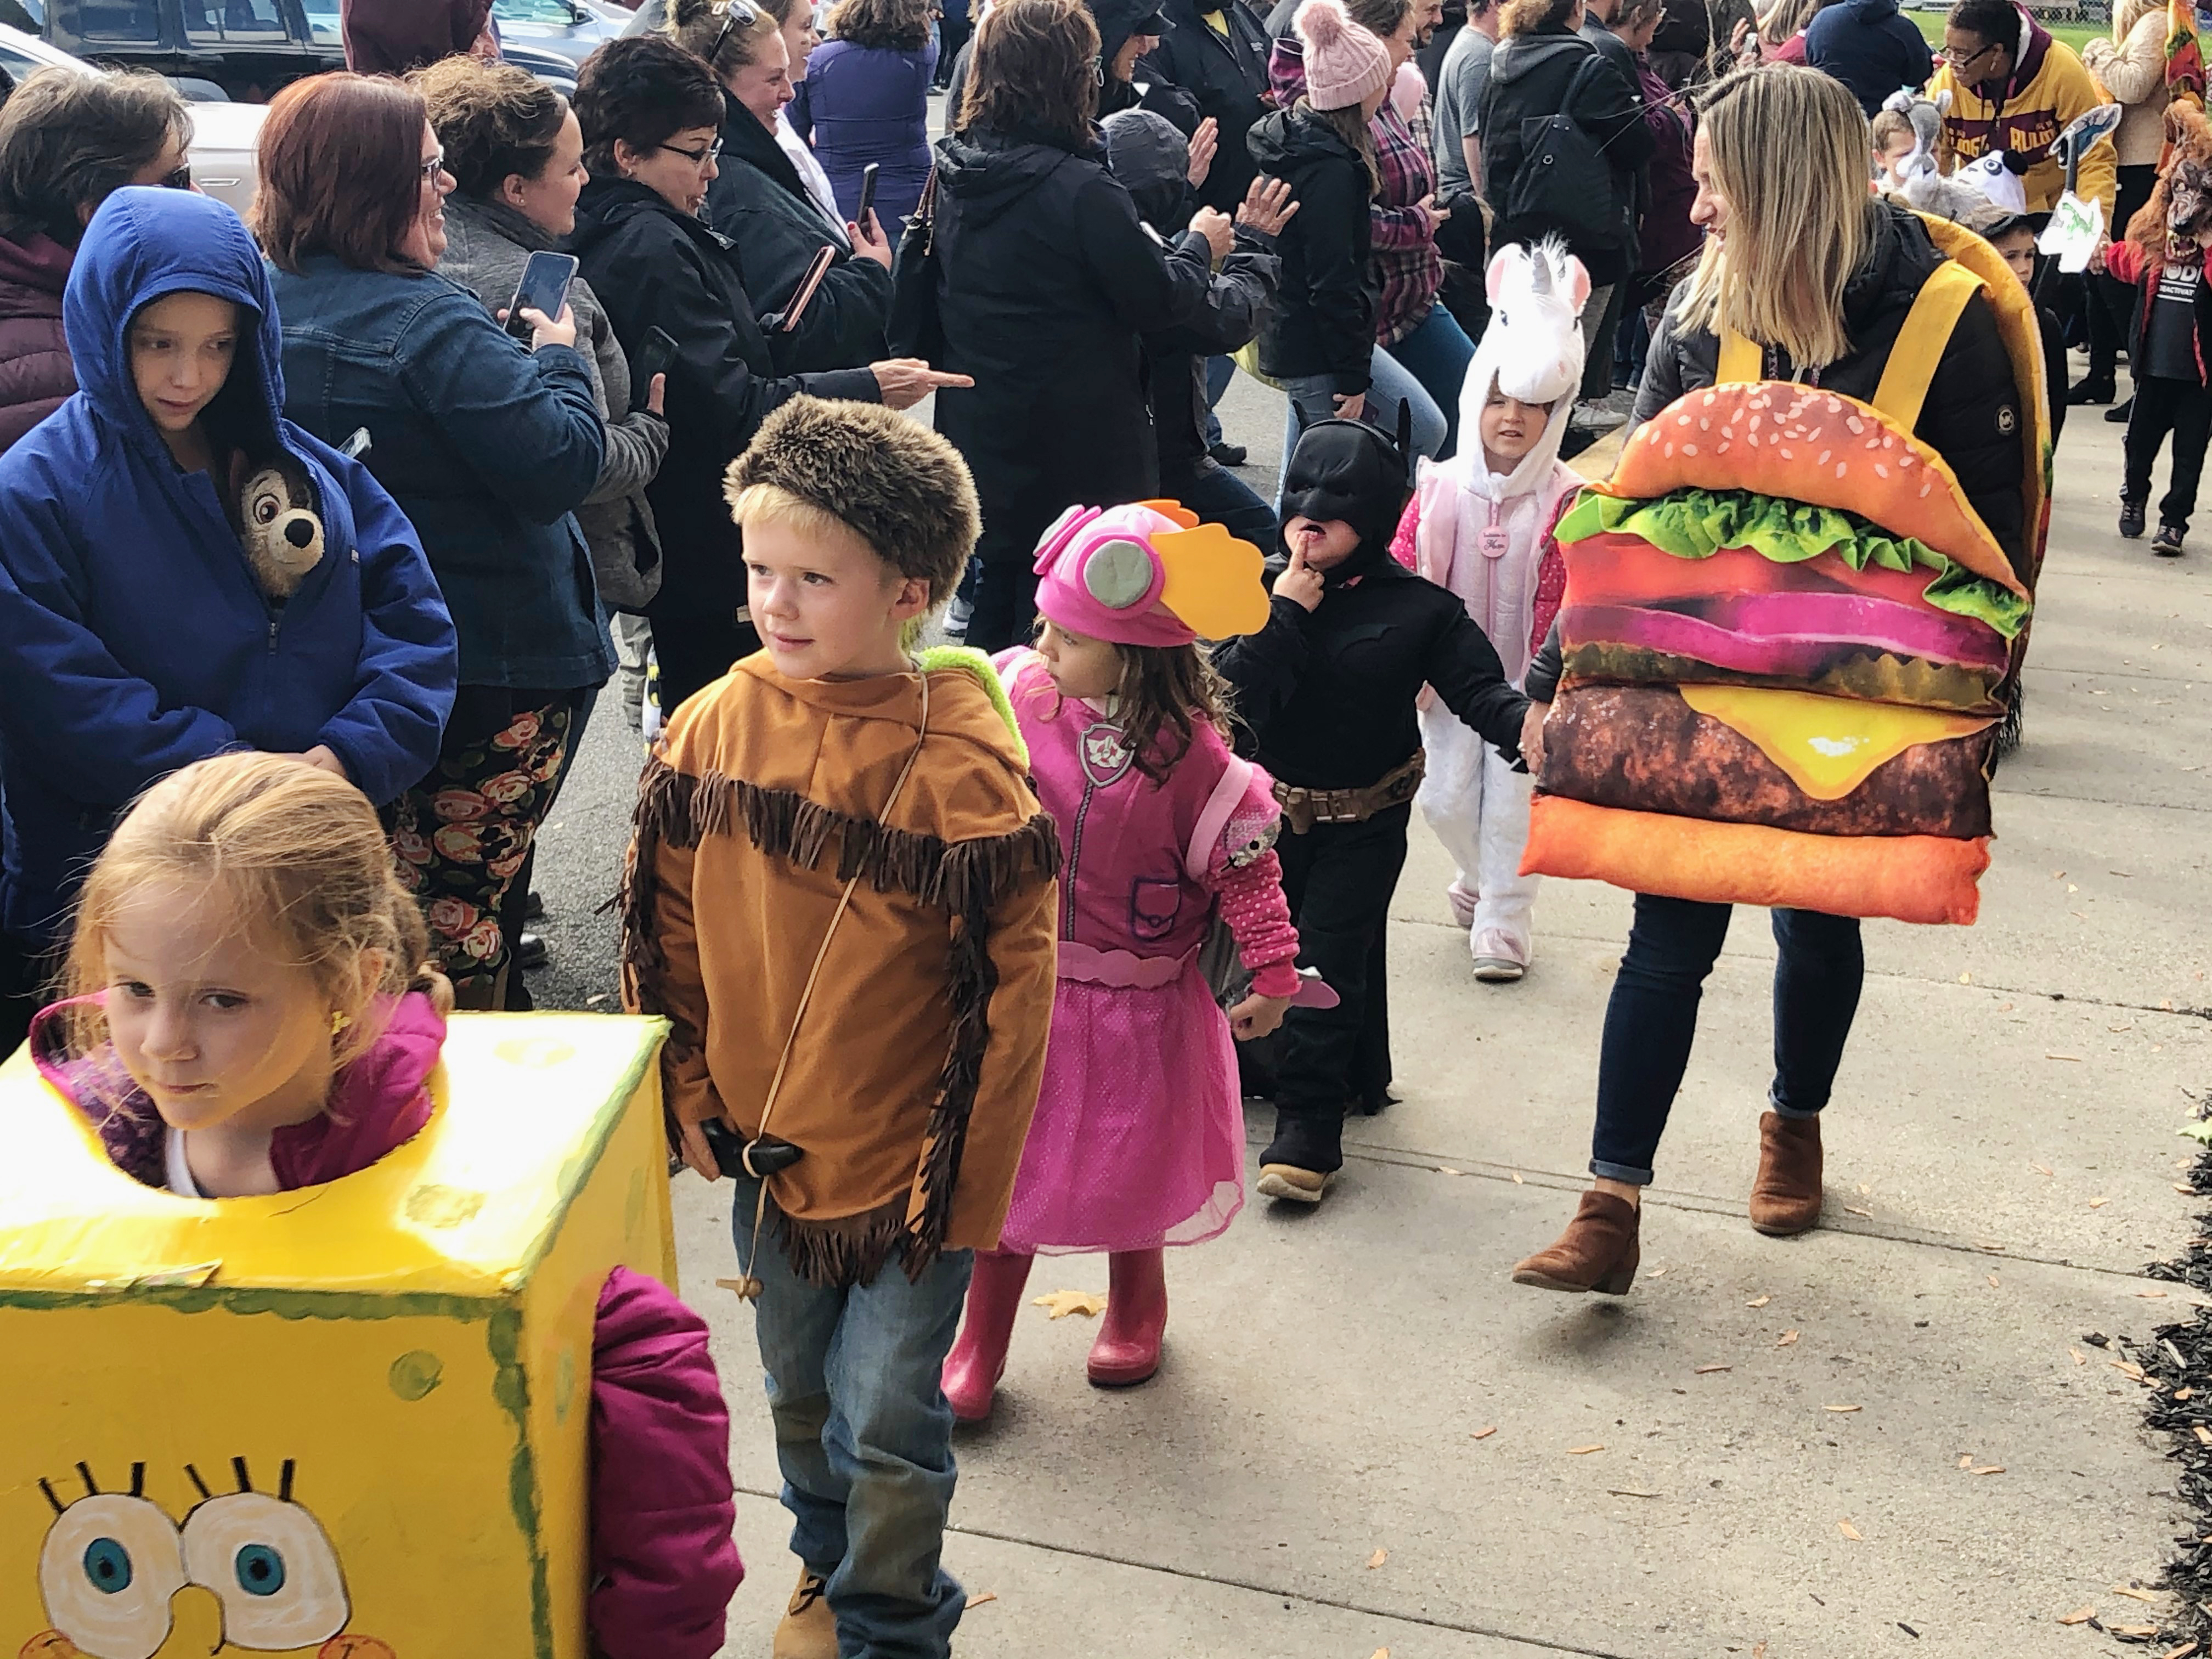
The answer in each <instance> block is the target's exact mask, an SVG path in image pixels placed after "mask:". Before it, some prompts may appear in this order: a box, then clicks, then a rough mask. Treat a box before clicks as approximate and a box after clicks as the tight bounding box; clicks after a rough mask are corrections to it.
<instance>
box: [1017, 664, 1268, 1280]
mask: <svg viewBox="0 0 2212 1659" xmlns="http://www.w3.org/2000/svg"><path fill="white" fill-rule="evenodd" d="M999 671H1000V678H1001V679H1003V680H1004V681H1005V683H1006V689H1007V693H1008V695H1009V696H1011V697H1012V702H1013V706H1014V718H1015V720H1016V722H1017V723H1018V725H1019V726H1020V727H1021V732H1022V737H1023V738H1024V740H1025V741H1026V742H1027V743H1028V744H1029V749H1030V769H1031V771H1032V772H1033V774H1034V775H1035V776H1036V789H1037V794H1038V797H1039V798H1040V799H1042V801H1043V803H1044V805H1045V808H1046V810H1047V811H1049V812H1051V813H1052V815H1053V817H1054V818H1055V819H1057V820H1058V821H1059V824H1060V844H1061V846H1062V848H1064V849H1065V851H1066V867H1065V868H1064V869H1063V870H1062V871H1061V872H1060V985H1059V988H1058V991H1057V992H1056V994H1054V1001H1053V1009H1052V1037H1051V1041H1050V1042H1049V1043H1048V1045H1047V1048H1046V1051H1045V1067H1044V1083H1043V1085H1042V1091H1040V1093H1039V1095H1038V1097H1037V1108H1036V1116H1035V1118H1034V1119H1032V1120H1031V1121H1030V1135H1029V1140H1028V1142H1027V1143H1026V1144H1025V1146H1024V1147H1023V1150H1022V1164H1021V1170H1020V1173H1019V1174H1018V1175H1017V1176H1016V1177H1015V1179H1014V1195H1013V1201H1012V1206H1011V1207H1010V1209H1009V1210H1008V1212H1007V1214H1006V1230H1005V1232H1004V1234H1003V1235H1002V1236H1001V1237H1000V1244H999V1248H1000V1249H1002V1250H1010V1251H1017V1252H1021V1253H1024V1254H1031V1253H1037V1252H1042V1253H1045V1254H1048V1255H1051V1254H1058V1253H1063V1252H1074V1251H1087V1250H1144V1249H1154V1248H1156V1247H1158V1246H1159V1245H1162V1244H1196V1243H1202V1242H1203V1241H1205V1240H1206V1239H1209V1238H1212V1237H1214V1236H1215V1235H1216V1234H1218V1233H1219V1232H1220V1231H1222V1230H1223V1229H1224V1228H1225V1227H1227V1226H1228V1225H1229V1223H1230V1221H1231V1219H1232V1218H1234V1217H1235V1216H1236V1214H1237V1211H1238V1210H1239V1209H1241V1208H1243V1203H1244V1115H1243V1101H1242V1098H1241V1097H1240V1094H1239V1091H1238V1088H1237V1057H1236V1054H1235V1051H1234V1049H1233V1048H1232V1046H1231V1039H1230V1036H1229V1023H1228V1021H1227V1020H1226V1019H1225V1018H1223V1016H1222V1013H1221V1011H1220V1009H1219V1008H1218V1007H1217V1006H1215V1005H1214V1001H1213V997H1212V993H1211V992H1210V991H1208V989H1207V988H1206V980H1205V977H1204V975H1201V974H1200V972H1199V969H1198V952H1199V947H1200V945H1202V944H1203V943H1204V942H1205V939H1206V931H1207V928H1208V927H1209V926H1210V925H1211V923H1212V920H1213V916H1214V913H1215V909H1216V907H1217V904H1218V907H1219V909H1220V913H1221V915H1222V916H1223V918H1224V919H1225V921H1227V922H1228V923H1229V926H1230V928H1231V932H1232V933H1235V935H1236V938H1237V947H1238V950H1239V952H1240V954H1241V955H1242V956H1243V959H1244V962H1245V964H1246V965H1247V966H1248V967H1249V968H1251V969H1253V971H1254V975H1255V979H1254V986H1255V989H1258V990H1261V991H1264V992H1265V993H1266V994H1269V995H1279V996H1286V995H1288V994H1290V993H1291V991H1292V990H1294V989H1296V988H1297V970H1296V969H1295V967H1294V966H1293V965H1292V964H1293V963H1294V962H1295V961H1296V959H1297V950H1298V943H1297V931H1296V930H1295V929H1294V928H1293V927H1291V919H1290V910H1289V907H1288V906H1287V905H1285V902H1284V901H1283V893H1282V866H1281V865H1280V863H1279V861H1278V860H1277V859H1276V857H1275V853H1274V850H1273V849H1274V837H1275V829H1276V824H1277V822H1278V818H1279V811H1278V809H1277V807H1276V805H1275V798H1274V793H1273V786H1272V785H1271V783H1270V781H1269V780H1268V778H1267V774H1265V773H1264V772H1261V770H1260V769H1258V768H1257V767H1255V766H1253V765H1252V764H1250V763H1249V762H1246V761H1241V760H1238V759H1237V757H1235V756H1234V755H1232V754H1231V752H1230V750H1229V747H1228V745H1227V744H1225V743H1224V742H1222V740H1221V738H1220V737H1219V736H1218V734H1217V733H1216V732H1213V731H1212V729H1211V728H1201V729H1200V731H1199V732H1197V733H1196V735H1195V740H1194V743H1193V744H1192V746H1191V749H1190V750H1189V751H1188V753H1187V754H1186V755H1185V756H1184V757H1183V758H1182V761H1181V762H1179V763H1177V764H1176V767H1175V769H1174V770H1173V771H1171V772H1170V774H1169V775H1168V779H1167V781H1166V782H1165V783H1164V784H1155V783H1154V782H1153V781H1152V780H1151V779H1149V778H1147V777H1146V776H1145V775H1144V774H1143V773H1141V772H1140V771H1139V770H1138V769H1137V768H1136V767H1135V766H1134V765H1133V763H1132V759H1133V757H1131V755H1130V753H1129V750H1128V749H1127V746H1126V745H1125V744H1123V743H1122V741H1121V727H1120V726H1117V725H1115V723H1114V722H1113V721H1111V720H1108V719H1107V718H1106V717H1105V716H1104V715H1103V714H1102V713H1101V712H1100V711H1099V710H1098V709H1097V708H1094V707H1092V706H1091V704H1090V703H1087V702H1081V701H1079V700H1077V699H1075V698H1072V697H1071V698H1062V697H1061V696H1060V693H1059V691H1058V690H1056V689H1055V688H1054V685H1053V683H1052V679H1051V677H1050V676H1049V675H1048V674H1047V673H1046V671H1045V668H1044V664H1043V661H1042V659H1040V658H1039V657H1038V656H1037V655H1036V653H1034V652H1032V651H1028V650H1020V651H1015V652H1011V653H1006V655H1005V656H1003V657H1001V658H1000V670H999Z"/></svg>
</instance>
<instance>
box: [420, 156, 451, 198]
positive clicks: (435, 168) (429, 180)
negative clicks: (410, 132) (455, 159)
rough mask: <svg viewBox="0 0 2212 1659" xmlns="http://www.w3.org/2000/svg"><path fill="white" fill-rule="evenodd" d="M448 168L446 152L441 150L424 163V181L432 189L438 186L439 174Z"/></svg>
mask: <svg viewBox="0 0 2212 1659" xmlns="http://www.w3.org/2000/svg"><path fill="white" fill-rule="evenodd" d="M445 170H446V152H445V151H443V150H442V149H441V150H440V151H439V152H438V153H437V154H436V155H433V156H432V157H431V158H430V159H429V160H428V161H425V162H423V163H422V183H423V185H425V186H426V187H427V188H428V189H431V190H435V189H436V188H437V187H438V175H439V174H440V173H443V172H444V171H445Z"/></svg>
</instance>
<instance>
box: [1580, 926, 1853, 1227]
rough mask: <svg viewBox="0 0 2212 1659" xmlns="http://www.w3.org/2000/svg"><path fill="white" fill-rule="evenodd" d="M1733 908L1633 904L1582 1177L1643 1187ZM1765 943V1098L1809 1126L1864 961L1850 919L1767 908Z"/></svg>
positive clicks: (1844, 1031) (1838, 1056) (1831, 1077)
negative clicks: (1770, 993)
mask: <svg viewBox="0 0 2212 1659" xmlns="http://www.w3.org/2000/svg"><path fill="white" fill-rule="evenodd" d="M1734 914H1735V910H1734V907H1733V906H1730V905H1726V904H1700V903H1698V902H1694V901H1692V900H1690V899H1674V898H1657V897H1655V896H1652V895H1651V894H1649V893H1638V895H1637V896H1636V921H1635V924H1634V925H1633V926H1632V927H1631V928H1630V929H1629V933H1628V950H1627V952H1626V954H1625V955H1624V956H1622V957H1621V959H1620V972H1619V973H1618V974H1616V975H1613V996H1612V999H1611V1000H1609V1001H1608V1002H1607V1004H1606V1007H1605V1037H1604V1040H1603V1043H1602V1045H1601V1047H1600V1048H1599V1050H1598V1063H1597V1124H1596V1127H1595V1129H1593V1130H1592V1132H1591V1134H1590V1173H1591V1174H1592V1175H1596V1176H1605V1177H1607V1179H1608V1180H1613V1181H1627V1182H1634V1183H1636V1184H1637V1185H1638V1186H1646V1185H1649V1184H1650V1180H1651V1164H1652V1160H1653V1158H1654V1157H1655V1156H1656V1154H1657V1152H1658V1150H1659V1137H1660V1136H1661V1135H1662V1133H1665V1131H1666V1128H1667V1115H1668V1113H1669V1112H1670V1111H1671V1110H1672V1109H1674V1096H1675V1094H1676V1092H1677V1091H1680V1088H1681V1086H1682V1073H1683V1072H1684V1071H1685V1070H1686V1068H1687V1067H1688V1066H1689V1063H1690V1045H1691V1043H1692V1042H1693V1041H1695V1039H1696V1037H1697V1035H1698V1004H1699V1000H1701V999H1702V997H1703V995H1704V992H1705V976H1706V975H1708V974H1710V973H1711V972H1712V970H1713V963H1715V962H1716V961H1717V960H1718V959H1719V957H1720V954H1721V946H1722V945H1723V944H1724V943H1725V942H1726V941H1727V939H1728V930H1729V917H1730V916H1731V915H1734ZM1773 914H1774V943H1775V946H1776V949H1777V950H1778V951H1779V952H1780V955H1779V957H1778V960H1777V961H1776V963H1775V965H1774V1085H1773V1087H1772V1089H1771V1091H1770V1093H1769V1096H1768V1101H1769V1103H1770V1104H1771V1105H1772V1107H1773V1108H1774V1109H1775V1110H1776V1111H1778V1112H1780V1113H1781V1114H1782V1115H1784V1116H1785V1117H1811V1116H1813V1115H1815V1114H1816V1113H1818V1112H1819V1111H1820V1109H1821V1108H1822V1107H1824V1106H1826V1104H1827V1103H1828V1092H1829V1090H1830V1089H1831V1088H1832V1086H1833V1085H1834V1083H1835V1080H1836V1067H1837V1066H1839V1065H1841V1064H1842V1063H1843V1058H1844V1041H1845V1039H1847V1038H1848V1037H1849V1036H1850V1032H1851V1019H1852V1017H1853V1016H1854V1015H1856V1014H1857V1012H1858V1006H1859V987H1860V984H1861V982H1862V981H1863V979H1864V977H1865V972H1866V958H1865V956H1864V954H1863V951H1862V950H1861V948H1860V945H1859V924H1858V921H1857V918H1856V917H1852V916H1831V915H1823V914H1822V913H1821V912H1820V911H1818V910H1777V911H1775V912H1774V913H1773Z"/></svg>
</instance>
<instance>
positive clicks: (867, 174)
mask: <svg viewBox="0 0 2212 1659" xmlns="http://www.w3.org/2000/svg"><path fill="white" fill-rule="evenodd" d="M882 170H883V169H882V165H881V163H879V162H876V161H871V162H869V163H868V165H867V166H866V167H862V168H861V169H860V211H858V212H857V213H855V214H854V216H853V222H854V224H856V225H858V226H860V228H861V229H863V230H866V228H868V210H869V209H870V208H872V207H873V206H875V204H876V174H877V173H879V172H881V171H882Z"/></svg>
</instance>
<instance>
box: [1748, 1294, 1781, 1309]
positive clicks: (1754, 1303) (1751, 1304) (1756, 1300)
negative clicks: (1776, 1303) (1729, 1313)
mask: <svg viewBox="0 0 2212 1659" xmlns="http://www.w3.org/2000/svg"><path fill="white" fill-rule="evenodd" d="M1773 1300H1774V1298H1773V1297H1771V1296H1757V1297H1753V1298H1752V1299H1751V1300H1750V1301H1748V1302H1747V1303H1745V1304H1743V1305H1744V1306H1745V1307H1747V1308H1763V1307H1765V1305H1766V1304H1768V1303H1770V1302H1771V1301H1773Z"/></svg>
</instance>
